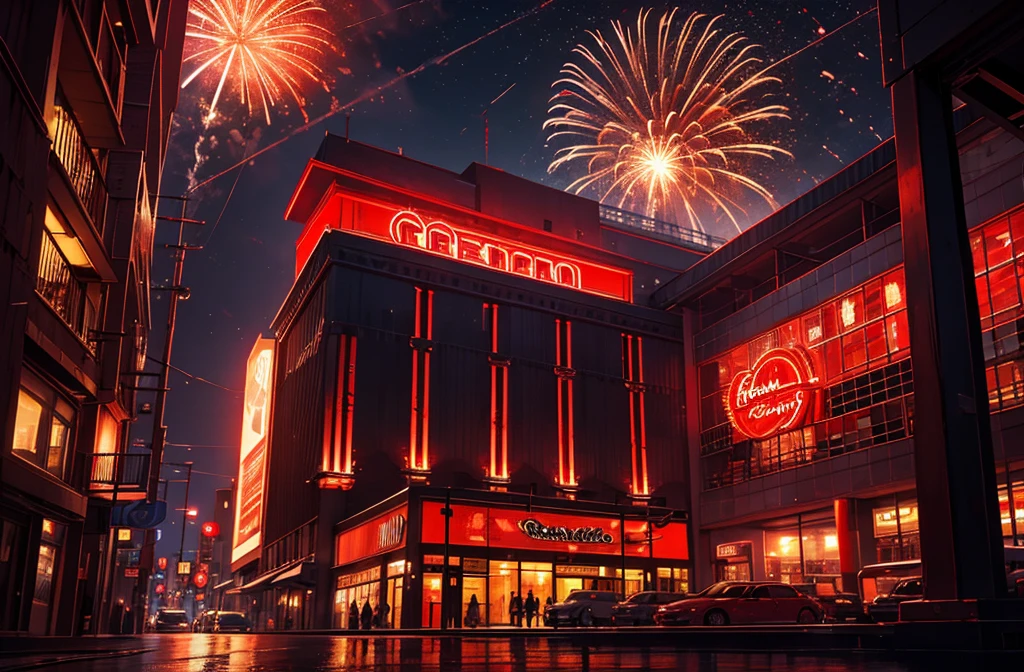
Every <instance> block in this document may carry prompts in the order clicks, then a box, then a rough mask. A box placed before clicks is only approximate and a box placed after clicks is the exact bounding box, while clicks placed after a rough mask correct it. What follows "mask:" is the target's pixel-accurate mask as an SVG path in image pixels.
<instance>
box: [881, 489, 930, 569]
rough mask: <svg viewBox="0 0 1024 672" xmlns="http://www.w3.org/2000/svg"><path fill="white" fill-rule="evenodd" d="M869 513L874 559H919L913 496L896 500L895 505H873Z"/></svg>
mask: <svg viewBox="0 0 1024 672" xmlns="http://www.w3.org/2000/svg"><path fill="white" fill-rule="evenodd" d="M872 517H873V519H874V533H875V549H876V554H877V558H878V562H896V561H899V560H918V559H920V557H921V536H920V534H919V532H918V522H917V500H908V501H904V502H900V503H899V506H895V505H893V506H888V507H885V506H883V507H880V508H876V509H873V510H872Z"/></svg>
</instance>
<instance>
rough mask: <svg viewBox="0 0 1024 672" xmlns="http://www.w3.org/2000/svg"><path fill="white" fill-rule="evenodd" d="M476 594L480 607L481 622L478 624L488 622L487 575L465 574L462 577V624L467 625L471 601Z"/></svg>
mask: <svg viewBox="0 0 1024 672" xmlns="http://www.w3.org/2000/svg"><path fill="white" fill-rule="evenodd" d="M473 596H476V601H477V604H478V605H479V609H480V622H479V623H477V625H478V626H480V625H485V624H486V623H487V621H486V619H487V606H486V602H487V577H486V576H463V577H462V611H461V612H460V618H461V619H462V624H463V625H464V626H465V625H466V614H467V613H469V601H470V600H471V599H472V598H473Z"/></svg>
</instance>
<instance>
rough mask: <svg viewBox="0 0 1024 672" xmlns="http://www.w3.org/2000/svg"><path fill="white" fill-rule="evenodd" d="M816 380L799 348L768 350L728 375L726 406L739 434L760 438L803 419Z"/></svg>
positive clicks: (782, 429)
mask: <svg viewBox="0 0 1024 672" xmlns="http://www.w3.org/2000/svg"><path fill="white" fill-rule="evenodd" d="M817 382H818V378H817V377H816V376H814V374H813V372H812V371H811V364H810V362H809V361H808V359H807V357H806V355H804V353H803V352H802V351H800V350H796V349H791V348H776V349H775V350H769V351H768V352H766V353H765V354H763V355H761V357H760V359H758V360H757V362H756V363H755V364H754V367H753V369H752V370H748V371H741V372H740V373H738V374H736V377H735V378H733V379H732V383H730V384H729V394H728V396H727V397H726V410H727V411H728V413H729V418H730V419H731V420H732V424H733V426H734V427H735V428H736V429H737V430H739V432H740V433H741V434H744V435H745V436H748V437H750V438H752V439H763V438H766V437H769V436H772V435H774V434H777V433H778V432H781V431H784V430H786V429H789V428H791V427H794V426H796V425H797V424H798V423H799V422H800V421H801V420H803V417H804V414H805V413H806V412H807V406H808V403H809V402H810V400H811V395H812V394H813V393H814V390H815V389H816V387H817Z"/></svg>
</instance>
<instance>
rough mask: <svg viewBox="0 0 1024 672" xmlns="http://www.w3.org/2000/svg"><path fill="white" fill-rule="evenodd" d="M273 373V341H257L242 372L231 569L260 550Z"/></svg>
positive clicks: (266, 339) (264, 339) (269, 339)
mask: <svg viewBox="0 0 1024 672" xmlns="http://www.w3.org/2000/svg"><path fill="white" fill-rule="evenodd" d="M273 374H274V340H273V339H271V338H259V339H257V340H256V345H254V346H253V349H252V352H251V353H250V354H249V361H248V364H247V365H246V373H245V400H244V404H243V408H242V437H241V445H240V451H239V455H238V482H237V485H236V488H235V531H234V539H233V543H232V546H231V569H232V570H235V569H237V568H238V567H240V566H241V565H243V564H245V562H246V561H248V560H249V558H250V556H251V554H253V552H254V551H258V549H259V547H260V542H261V539H260V528H261V526H262V524H263V484H264V477H265V469H264V462H265V460H266V453H267V432H268V430H269V426H270V401H271V391H272V389H273Z"/></svg>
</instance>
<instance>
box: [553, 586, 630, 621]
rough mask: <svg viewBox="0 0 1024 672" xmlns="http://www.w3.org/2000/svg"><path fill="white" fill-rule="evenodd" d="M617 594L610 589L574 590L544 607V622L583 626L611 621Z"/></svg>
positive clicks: (617, 597) (617, 599)
mask: <svg viewBox="0 0 1024 672" xmlns="http://www.w3.org/2000/svg"><path fill="white" fill-rule="evenodd" d="M619 599H620V598H619V594H618V593H614V592H612V591H610V590H574V591H572V592H571V593H569V594H568V595H567V596H566V598H565V599H564V600H563V601H561V602H556V603H555V604H552V605H550V606H548V607H546V608H545V609H544V622H545V623H546V624H547V625H550V626H551V627H553V628H557V627H558V626H560V625H570V626H583V627H585V628H588V627H590V626H592V625H599V624H607V623H611V622H612V607H614V606H615V605H616V604H618V602H619Z"/></svg>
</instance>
